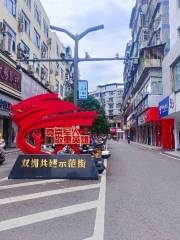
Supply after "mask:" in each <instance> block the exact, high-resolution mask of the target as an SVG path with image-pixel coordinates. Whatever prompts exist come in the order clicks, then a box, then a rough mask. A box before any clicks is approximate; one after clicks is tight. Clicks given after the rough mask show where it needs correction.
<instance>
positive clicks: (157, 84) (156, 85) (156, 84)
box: [151, 81, 162, 95]
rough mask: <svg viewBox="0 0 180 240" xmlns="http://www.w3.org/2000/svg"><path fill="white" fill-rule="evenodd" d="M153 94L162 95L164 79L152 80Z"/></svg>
mask: <svg viewBox="0 0 180 240" xmlns="http://www.w3.org/2000/svg"><path fill="white" fill-rule="evenodd" d="M151 94H152V95H161V94H162V81H152V82H151Z"/></svg>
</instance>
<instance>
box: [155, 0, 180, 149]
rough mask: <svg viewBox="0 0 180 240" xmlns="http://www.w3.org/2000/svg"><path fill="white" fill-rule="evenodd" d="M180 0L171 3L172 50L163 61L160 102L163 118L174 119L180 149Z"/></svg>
mask: <svg viewBox="0 0 180 240" xmlns="http://www.w3.org/2000/svg"><path fill="white" fill-rule="evenodd" d="M179 19H180V1H179V0H171V3H170V5H169V21H170V51H169V53H168V54H167V55H166V57H165V58H164V61H163V88H164V92H163V93H164V94H163V96H164V98H163V100H162V101H160V103H159V110H160V116H161V119H165V118H168V119H171V121H174V134H173V141H174V142H175V149H176V150H179V149H180V21H179Z"/></svg>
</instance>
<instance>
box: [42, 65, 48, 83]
mask: <svg viewBox="0 0 180 240" xmlns="http://www.w3.org/2000/svg"><path fill="white" fill-rule="evenodd" d="M41 80H45V81H48V69H47V68H46V67H45V66H43V67H42V68H41Z"/></svg>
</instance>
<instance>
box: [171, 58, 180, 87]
mask: <svg viewBox="0 0 180 240" xmlns="http://www.w3.org/2000/svg"><path fill="white" fill-rule="evenodd" d="M172 71H173V80H174V90H175V91H178V90H180V60H179V61H178V62H177V63H176V64H175V65H174V66H173V68H172Z"/></svg>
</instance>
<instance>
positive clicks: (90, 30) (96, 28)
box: [78, 24, 104, 40]
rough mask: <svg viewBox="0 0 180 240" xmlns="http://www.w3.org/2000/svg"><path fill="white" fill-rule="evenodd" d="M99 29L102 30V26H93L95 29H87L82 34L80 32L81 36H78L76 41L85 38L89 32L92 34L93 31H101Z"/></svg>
mask: <svg viewBox="0 0 180 240" xmlns="http://www.w3.org/2000/svg"><path fill="white" fill-rule="evenodd" d="M101 29H104V25H103V24H102V25H98V26H95V27H91V28H88V29H87V30H85V31H84V32H82V33H81V34H79V35H78V40H80V39H81V38H83V37H84V36H86V35H87V34H88V33H90V32H94V31H97V30H101Z"/></svg>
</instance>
